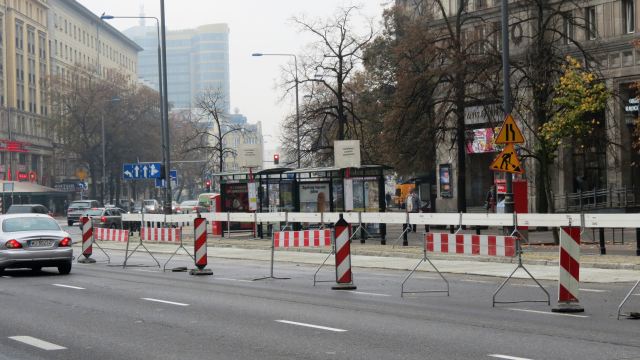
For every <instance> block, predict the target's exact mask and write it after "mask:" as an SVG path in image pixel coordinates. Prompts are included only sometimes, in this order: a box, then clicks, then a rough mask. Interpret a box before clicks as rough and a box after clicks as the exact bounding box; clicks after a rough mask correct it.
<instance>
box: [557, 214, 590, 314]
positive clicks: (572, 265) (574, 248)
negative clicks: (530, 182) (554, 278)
mask: <svg viewBox="0 0 640 360" xmlns="http://www.w3.org/2000/svg"><path fill="white" fill-rule="evenodd" d="M579 289H580V228H579V227H572V226H571V222H569V226H568V227H562V228H560V278H559V284H558V306H557V307H555V308H553V309H551V311H553V312H563V313H575V312H584V307H582V305H580V303H579V302H578V292H579Z"/></svg>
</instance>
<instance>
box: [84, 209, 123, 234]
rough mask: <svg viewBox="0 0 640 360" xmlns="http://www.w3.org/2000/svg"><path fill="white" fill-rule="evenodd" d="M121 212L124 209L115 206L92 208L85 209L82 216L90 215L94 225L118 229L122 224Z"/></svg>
mask: <svg viewBox="0 0 640 360" xmlns="http://www.w3.org/2000/svg"><path fill="white" fill-rule="evenodd" d="M122 213H124V210H122V209H120V208H116V207H110V208H93V209H89V210H85V211H84V213H82V217H84V216H88V217H90V218H91V222H92V223H93V226H94V227H101V228H112V229H119V228H120V227H121V226H122ZM80 226H82V224H81V225H80Z"/></svg>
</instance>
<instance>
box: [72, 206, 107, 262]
mask: <svg viewBox="0 0 640 360" xmlns="http://www.w3.org/2000/svg"><path fill="white" fill-rule="evenodd" d="M80 224H82V255H83V256H84V258H80V259H78V262H79V263H81V264H93V263H95V262H96V259H94V258H92V257H91V255H93V245H95V246H96V247H97V248H98V249H100V251H102V253H103V254H104V256H106V257H107V263H111V257H109V254H107V253H106V252H105V251H104V249H103V248H102V247H101V246H100V245H99V244H98V243H97V242H95V232H94V230H95V229H94V227H93V221H92V220H91V217H88V216H84V217H82V218H80Z"/></svg>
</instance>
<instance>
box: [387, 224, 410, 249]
mask: <svg viewBox="0 0 640 360" xmlns="http://www.w3.org/2000/svg"><path fill="white" fill-rule="evenodd" d="M408 230H409V227H408V226H407V224H403V225H402V233H401V234H400V236H398V237H397V238H396V240H395V241H394V242H393V245H391V248H392V249H395V247H396V245H398V242H400V239H403V243H402V245H403V246H406V245H404V239H406V238H407V231H408Z"/></svg>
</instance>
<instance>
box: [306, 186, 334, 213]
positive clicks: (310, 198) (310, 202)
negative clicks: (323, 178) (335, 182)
mask: <svg viewBox="0 0 640 360" xmlns="http://www.w3.org/2000/svg"><path fill="white" fill-rule="evenodd" d="M300 211H301V212H327V211H329V184H328V183H312V184H300Z"/></svg>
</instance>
